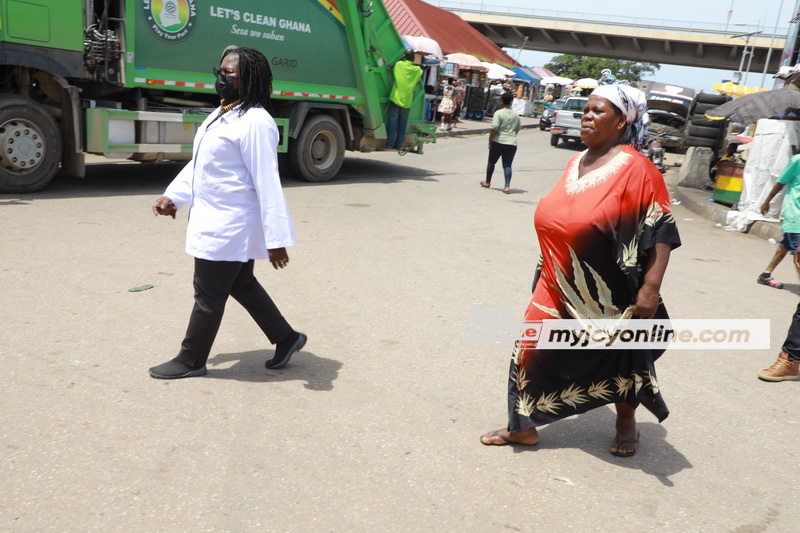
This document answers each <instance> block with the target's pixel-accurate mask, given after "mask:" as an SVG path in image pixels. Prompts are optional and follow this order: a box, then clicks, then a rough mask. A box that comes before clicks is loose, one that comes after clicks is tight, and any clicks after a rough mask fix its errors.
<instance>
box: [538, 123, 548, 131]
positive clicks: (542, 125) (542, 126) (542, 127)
mask: <svg viewBox="0 0 800 533" xmlns="http://www.w3.org/2000/svg"><path fill="white" fill-rule="evenodd" d="M539 129H540V130H542V131H544V130H546V129H547V126H545V125H544V124H542V121H541V120H540V121H539Z"/></svg>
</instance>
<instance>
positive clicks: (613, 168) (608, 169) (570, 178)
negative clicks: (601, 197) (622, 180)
mask: <svg viewBox="0 0 800 533" xmlns="http://www.w3.org/2000/svg"><path fill="white" fill-rule="evenodd" d="M587 151H588V150H584V151H583V152H581V154H580V155H579V156H578V157H576V158H575V159H573V160H572V163H570V165H569V167H568V168H567V179H566V180H565V182H564V188H565V189H566V191H567V194H569V195H570V196H572V195H575V194H578V193H582V192H583V191H585V190H586V189H591V188H592V187H594V186H596V185H599V184H601V183H605V182H606V181H608V179H609V178H611V177H612V176H614V175H615V174H616V173H617V172H619V170H620V169H621V168H622V167H623V166H625V165H626V164H627V163H628V160H629V159H630V158H631V156H630V155H629V154H626V153H625V152H624V151H622V150H620V152H619V153H618V154H617V155H615V156H614V157H613V158H611V161H609V162H608V163H606V164H604V165H603V166H602V167H600V168H596V169H594V170H592V171H590V172H587V173H586V174H584V175H583V176H579V175H578V173H579V171H580V164H581V161H582V160H583V156H585V155H586V152H587Z"/></svg>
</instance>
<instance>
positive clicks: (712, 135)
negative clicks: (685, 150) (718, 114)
mask: <svg viewBox="0 0 800 533" xmlns="http://www.w3.org/2000/svg"><path fill="white" fill-rule="evenodd" d="M723 133H725V130H724V129H723V128H715V127H713V126H698V125H696V124H692V125H691V126H689V130H688V131H687V132H686V134H687V135H691V136H693V137H705V138H706V139H719V138H720V136H722V134H723Z"/></svg>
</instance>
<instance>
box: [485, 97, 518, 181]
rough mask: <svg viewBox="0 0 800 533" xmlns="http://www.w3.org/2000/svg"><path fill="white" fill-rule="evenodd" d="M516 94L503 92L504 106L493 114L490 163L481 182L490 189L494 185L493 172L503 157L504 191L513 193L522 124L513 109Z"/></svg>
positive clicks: (490, 135)
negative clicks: (516, 156)
mask: <svg viewBox="0 0 800 533" xmlns="http://www.w3.org/2000/svg"><path fill="white" fill-rule="evenodd" d="M513 99H514V96H513V95H512V94H511V93H503V95H502V96H501V97H500V101H501V102H502V106H503V107H502V108H501V109H500V110H498V111H495V113H494V115H492V129H491V130H489V164H488V165H487V167H486V180H485V181H482V182H481V187H485V188H486V189H488V188H489V187H491V186H492V174H494V167H495V165H496V164H497V161H498V160H499V159H500V158H502V159H503V173H504V174H505V178H506V183H505V187H503V192H504V193H506V194H510V193H511V188H510V187H511V164H512V163H513V162H514V155H515V154H516V153H517V133H519V129H520V127H522V124H521V123H520V120H519V115H517V112H516V111H514V110H513V109H511V102H512V100H513Z"/></svg>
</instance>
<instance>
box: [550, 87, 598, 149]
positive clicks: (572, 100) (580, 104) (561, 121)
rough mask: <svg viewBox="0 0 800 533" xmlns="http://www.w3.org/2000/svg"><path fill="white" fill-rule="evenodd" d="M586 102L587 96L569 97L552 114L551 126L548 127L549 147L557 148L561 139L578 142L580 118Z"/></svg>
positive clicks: (579, 138) (579, 137)
mask: <svg viewBox="0 0 800 533" xmlns="http://www.w3.org/2000/svg"><path fill="white" fill-rule="evenodd" d="M588 101H589V97H588V96H570V97H569V98H567V100H566V101H565V102H564V107H562V108H561V109H559V110H558V111H555V112H553V116H552V121H553V125H552V126H551V127H550V145H551V146H558V143H559V141H560V140H561V139H564V140H572V141H578V142H580V140H581V117H582V116H583V108H584V107H585V106H586V102H588Z"/></svg>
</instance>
